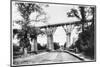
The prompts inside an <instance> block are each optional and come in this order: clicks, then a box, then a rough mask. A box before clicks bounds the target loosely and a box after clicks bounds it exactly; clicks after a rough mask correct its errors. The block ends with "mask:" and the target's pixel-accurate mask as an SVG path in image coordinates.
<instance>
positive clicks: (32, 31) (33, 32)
mask: <svg viewBox="0 0 100 67" xmlns="http://www.w3.org/2000/svg"><path fill="white" fill-rule="evenodd" d="M16 5H17V7H18V11H19V12H20V15H21V16H22V18H23V19H24V20H23V21H22V20H17V21H15V22H16V23H17V24H20V25H21V26H22V29H21V30H20V32H19V34H18V38H20V46H21V47H22V49H23V50H24V53H25V54H27V47H28V46H29V44H30V43H29V37H31V40H33V39H34V46H35V48H37V35H38V34H40V33H41V30H40V29H39V28H36V27H35V26H33V27H31V26H29V23H30V22H31V21H35V22H38V21H41V20H42V19H38V17H39V16H41V15H43V13H44V12H43V11H42V8H41V7H40V6H39V5H37V4H35V3H16ZM35 11H36V12H38V13H39V15H37V16H36V19H35V20H30V19H29V17H30V14H31V13H32V12H35ZM43 19H44V18H43ZM25 51H26V52H25Z"/></svg>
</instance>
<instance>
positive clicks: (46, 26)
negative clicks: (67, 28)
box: [39, 20, 92, 28]
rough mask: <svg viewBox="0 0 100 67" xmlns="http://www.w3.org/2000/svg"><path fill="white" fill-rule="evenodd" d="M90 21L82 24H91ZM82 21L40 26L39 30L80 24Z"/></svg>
mask: <svg viewBox="0 0 100 67" xmlns="http://www.w3.org/2000/svg"><path fill="white" fill-rule="evenodd" d="M91 21H92V20H86V21H84V23H87V22H91ZM81 22H82V21H73V22H69V23H68V22H66V23H59V24H50V25H45V26H40V27H39V28H48V27H58V26H64V25H72V24H82V23H81Z"/></svg>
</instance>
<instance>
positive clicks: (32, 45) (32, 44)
mask: <svg viewBox="0 0 100 67" xmlns="http://www.w3.org/2000/svg"><path fill="white" fill-rule="evenodd" d="M31 51H34V39H32V42H31Z"/></svg>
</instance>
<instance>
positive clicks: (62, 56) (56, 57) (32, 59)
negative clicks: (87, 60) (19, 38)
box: [13, 52, 82, 65]
mask: <svg viewBox="0 0 100 67" xmlns="http://www.w3.org/2000/svg"><path fill="white" fill-rule="evenodd" d="M80 61H82V60H80V59H78V58H76V57H74V56H73V55H70V54H69V53H65V52H44V53H40V54H37V55H29V56H27V57H23V58H17V59H14V61H13V62H14V64H15V65H17V64H18V65H29V64H45V63H62V62H80Z"/></svg>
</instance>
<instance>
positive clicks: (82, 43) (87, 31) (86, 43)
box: [67, 6, 95, 58]
mask: <svg viewBox="0 0 100 67" xmlns="http://www.w3.org/2000/svg"><path fill="white" fill-rule="evenodd" d="M78 9H79V10H77V9H71V11H70V12H68V13H67V16H68V17H76V18H78V19H79V20H80V22H81V24H82V33H80V34H79V39H78V40H77V41H76V43H75V48H77V49H78V50H79V52H84V54H85V55H86V56H89V57H91V58H94V24H95V23H94V18H95V8H94V7H92V6H91V7H82V6H80V7H79V8H78ZM79 13H80V14H79ZM89 17H91V18H89ZM89 23H90V25H89ZM81 24H80V25H81Z"/></svg>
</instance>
